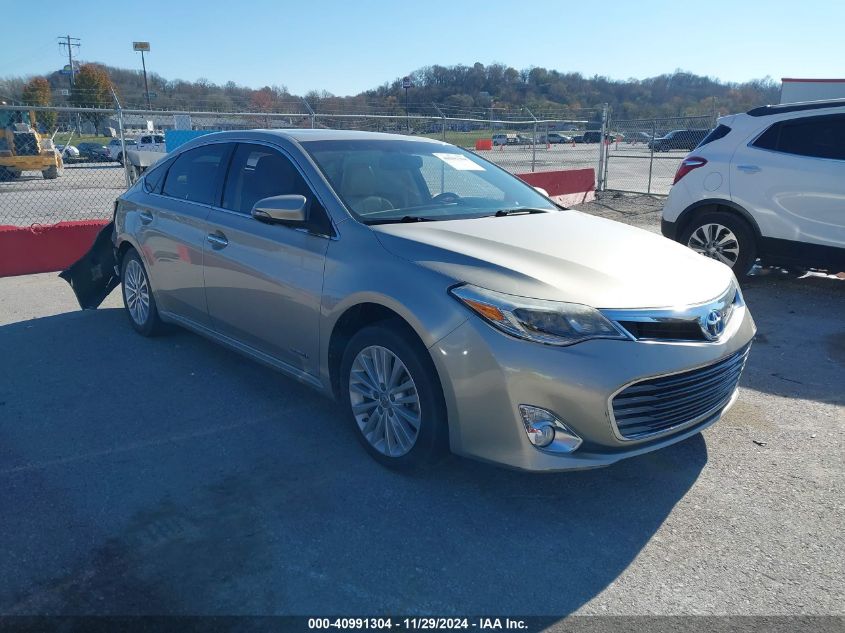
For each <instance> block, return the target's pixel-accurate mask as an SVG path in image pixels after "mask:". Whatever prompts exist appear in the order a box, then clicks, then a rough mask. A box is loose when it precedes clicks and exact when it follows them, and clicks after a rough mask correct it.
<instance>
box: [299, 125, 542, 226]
mask: <svg viewBox="0 0 845 633" xmlns="http://www.w3.org/2000/svg"><path fill="white" fill-rule="evenodd" d="M302 146H303V147H304V148H305V150H306V151H307V152H308V153H309V154H310V155H311V157H312V158H313V159H314V162H316V163H317V165H318V166H319V168H320V170H321V171H322V172H323V174H324V175H325V177H326V179H327V180H328V181H329V183H330V184H331V186H332V188H333V189H334V190H335V192H336V193H337V195H338V197H340V199H341V200H342V201H343V203H344V204H345V205H346V207H347V208H348V209H349V210H350V211H351V212H352V213H353V214H354V215H355V216H356V217H357V218H358V219H359V220H361V221H362V222H365V223H367V224H377V223H384V222H413V221H422V220H455V219H463V218H473V217H476V218H477V217H484V216H494V215H496V213H497V212H499V215H503V213H502V212H507V213H508V214H513V213H519V212H521V211H522V210H525V212H528V211H529V210H532V211H535V212H536V210H540V211H550V212H551V211H557V210H558V208H557V207H556V206H555V205H554V204H552V202H551V201H549V200H548V198H546V197H545V196H542V195H540V194H539V193H537V191H535V190H534V189H533V188H532V187H530V186H529V185H526V184H524V183H523V182H522V181H520V180H519V179H517V178H514V177H513V176H512V175H511V174H509V173H508V172H506V171H504V170H502V169H500V168H499V167H496V166H495V165H493V164H491V163H488V162H487V161H485V160H483V159H481V158H479V157H478V156H476V155H474V154H472V153H471V152H467V151H465V150H462V149H460V148H458V147H454V146H452V145H445V144H442V143H437V142H433V141H432V142H425V141H415V140H402V139H395V140H393V139H392V140H382V139H374V140H368V139H354V140H326V141H305V142H303V143H302Z"/></svg>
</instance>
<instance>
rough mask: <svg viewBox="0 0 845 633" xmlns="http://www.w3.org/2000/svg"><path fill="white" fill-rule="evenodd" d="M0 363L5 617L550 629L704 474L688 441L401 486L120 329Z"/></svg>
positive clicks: (320, 426)
mask: <svg viewBox="0 0 845 633" xmlns="http://www.w3.org/2000/svg"><path fill="white" fill-rule="evenodd" d="M0 349H2V350H3V355H4V362H3V364H2V369H0V507H2V508H4V509H12V511H11V512H8V513H5V512H4V514H6V516H5V517H4V520H3V521H2V522H0V550H2V551H4V552H8V553H10V555H9V556H5V557H3V559H2V560H0V578H2V580H0V613H6V614H59V613H63V614H124V615H126V614H270V613H272V614H335V615H337V614H342V615H353V614H359V615H364V614H368V615H376V614H378V615H397V614H421V613H424V614H443V615H447V614H464V615H465V614H490V615H497V614H498V615H503V614H524V615H532V614H533V615H554V616H560V615H564V614H568V613H571V612H572V611H575V610H576V609H578V608H579V607H580V606H582V605H583V604H585V603H586V602H588V601H589V600H591V599H593V598H594V597H595V596H597V595H598V594H599V593H600V592H601V591H602V590H603V589H604V588H605V587H607V586H608V585H609V584H610V583H613V582H614V580H615V579H616V578H617V577H618V576H619V575H620V573H621V572H623V571H624V570H625V569H626V567H627V566H628V565H629V564H630V563H631V562H632V561H633V560H634V559H635V558H636V557H637V555H638V554H639V552H640V551H641V550H642V549H643V547H645V546H646V544H648V543H649V542H650V541H651V540H652V538H653V537H654V535H655V533H656V532H657V531H658V529H659V528H660V526H661V525H662V524H663V523H664V521H666V519H667V517H669V515H670V513H671V512H672V509H673V508H674V506H675V505H676V504H677V503H679V502H681V501H682V500H683V499H684V496H685V494H686V493H687V491H688V490H689V489H690V488H691V487H692V486H693V484H694V483H695V482H696V479H697V478H698V476H699V473H700V472H701V470H702V468H703V467H704V466H705V464H706V462H707V449H706V445H705V441H704V439H703V438H702V437H701V436H700V435H698V436H695V437H693V438H690V439H689V440H687V441H684V442H682V443H680V444H677V445H675V446H672V447H669V448H667V449H664V450H661V451H658V452H655V453H651V454H648V455H644V456H641V457H638V458H634V459H630V460H627V461H625V462H622V463H619V464H617V465H615V466H612V467H610V468H606V469H601V470H593V471H583V472H571V473H558V474H545V475H536V474H529V473H521V472H514V471H510V470H505V469H501V468H496V467H493V466H489V465H485V464H482V463H478V462H473V461H469V460H463V459H458V458H454V457H452V458H448V459H446V460H445V461H444V462H443V463H441V464H440V465H438V466H437V467H435V468H432V469H431V470H429V471H426V472H423V473H419V474H414V475H407V474H399V473H395V472H392V471H389V470H386V469H384V468H382V467H381V466H379V465H378V464H376V463H375V462H374V461H372V460H371V459H370V458H369V456H368V455H367V454H366V453H365V451H364V450H363V449H362V448H361V447H360V446H359V445H358V444H357V442H356V439H355V437H354V435H353V430H352V428H351V425H349V424H348V423H347V422H346V421H345V420H344V419H343V418H342V417H341V415H340V414H339V411H338V408H337V407H336V406H335V405H334V404H333V403H332V402H330V401H328V400H326V399H324V398H322V397H321V396H318V395H316V394H315V393H313V392H312V391H311V390H309V389H308V388H306V387H303V386H300V385H299V384H297V383H295V382H293V381H291V380H288V379H287V378H284V377H282V376H280V375H278V374H276V373H274V372H273V371H271V370H269V369H266V368H264V367H262V366H260V365H258V364H255V363H253V362H251V361H249V360H246V359H244V358H241V357H240V356H238V355H236V354H234V353H231V352H229V351H227V350H225V349H222V348H221V347H219V346H217V345H215V344H213V343H210V342H207V341H205V340H204V339H202V338H200V337H197V336H194V335H192V334H189V333H186V332H182V331H176V332H174V333H173V334H170V335H168V336H164V337H161V338H158V339H144V338H142V337H140V336H138V335H136V334H135V333H134V332H133V331H132V330H131V328H130V327H129V325H128V322H127V321H126V317H125V315H124V314H123V313H122V311H120V310H116V309H105V310H98V311H90V312H74V313H67V314H61V315H57V316H52V317H46V318H40V319H35V320H30V321H24V322H20V323H14V324H10V325H6V326H2V327H0ZM670 529H671V528H670ZM652 546H654V547H660V544H659V541H658V542H656V543H654V544H653V545H652ZM691 546H693V544H691ZM598 608H600V605H599V607H598Z"/></svg>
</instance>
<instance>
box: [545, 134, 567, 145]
mask: <svg viewBox="0 0 845 633" xmlns="http://www.w3.org/2000/svg"><path fill="white" fill-rule="evenodd" d="M546 142H548V143H551V144H552V145H556V144H559V143H571V142H572V137H571V136H567V135H566V134H561V133H560V132H549V133H548V134H547V135H546Z"/></svg>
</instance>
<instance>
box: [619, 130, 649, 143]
mask: <svg viewBox="0 0 845 633" xmlns="http://www.w3.org/2000/svg"><path fill="white" fill-rule="evenodd" d="M622 140H623V141H624V142H625V143H627V144H628V145H636V144H637V143H650V142H651V134H649V133H648V132H625V133H624V134H623V135H622Z"/></svg>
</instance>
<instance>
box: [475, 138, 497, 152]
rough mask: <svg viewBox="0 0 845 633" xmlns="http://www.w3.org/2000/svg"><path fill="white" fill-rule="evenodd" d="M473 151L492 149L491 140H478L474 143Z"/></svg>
mask: <svg viewBox="0 0 845 633" xmlns="http://www.w3.org/2000/svg"><path fill="white" fill-rule="evenodd" d="M475 149H476V150H484V149H493V139H491V138H480V139H478V140H477V141H475Z"/></svg>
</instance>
